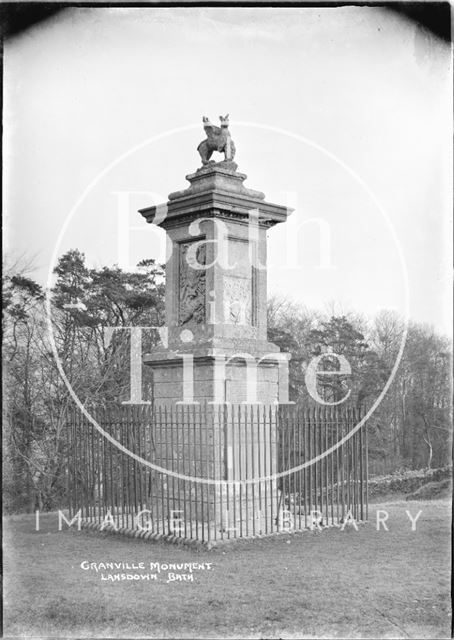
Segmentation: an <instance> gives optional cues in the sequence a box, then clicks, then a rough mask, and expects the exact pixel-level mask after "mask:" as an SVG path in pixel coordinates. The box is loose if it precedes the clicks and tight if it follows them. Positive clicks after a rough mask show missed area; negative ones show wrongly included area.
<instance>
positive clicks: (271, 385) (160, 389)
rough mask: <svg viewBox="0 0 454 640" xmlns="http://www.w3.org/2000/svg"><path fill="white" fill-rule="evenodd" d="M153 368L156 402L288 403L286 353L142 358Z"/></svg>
mask: <svg viewBox="0 0 454 640" xmlns="http://www.w3.org/2000/svg"><path fill="white" fill-rule="evenodd" d="M144 362H145V364H147V365H149V366H150V367H151V368H152V371H153V400H154V403H155V405H159V406H172V405H176V404H191V403H193V402H195V403H202V404H203V403H205V402H208V403H216V404H223V403H229V404H241V403H247V404H250V405H254V404H256V403H260V404H265V405H270V404H274V403H277V402H281V403H286V402H288V395H287V394H288V361H287V358H286V356H285V354H280V353H277V354H267V355H266V356H264V357H262V358H258V357H254V356H249V357H248V358H244V357H240V356H232V357H227V356H223V355H211V356H205V355H204V356H197V355H192V354H187V355H186V356H184V357H183V356H182V357H173V358H172V357H167V358H166V357H161V358H159V359H158V358H156V356H153V355H149V356H146V357H145V359H144Z"/></svg>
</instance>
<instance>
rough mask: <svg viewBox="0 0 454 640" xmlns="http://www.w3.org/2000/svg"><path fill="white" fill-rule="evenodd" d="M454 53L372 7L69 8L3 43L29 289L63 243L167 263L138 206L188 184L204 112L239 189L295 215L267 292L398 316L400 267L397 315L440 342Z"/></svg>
mask: <svg viewBox="0 0 454 640" xmlns="http://www.w3.org/2000/svg"><path fill="white" fill-rule="evenodd" d="M450 57H451V56H450V48H449V46H447V45H445V44H442V43H440V42H439V41H438V40H437V39H436V38H435V36H433V35H431V34H430V33H429V32H427V31H426V30H424V29H422V28H420V27H418V26H416V25H415V24H414V23H412V22H408V21H406V20H405V19H403V18H401V17H397V16H395V15H394V14H391V13H390V12H388V11H386V10H384V9H380V8H375V7H374V8H370V7H343V8H322V9H316V8H315V9H309V8H308V9H245V8H240V9H236V8H230V9H224V8H215V9H149V8H146V9H142V8H79V9H67V10H65V11H64V12H63V13H61V14H59V15H58V16H56V17H54V18H53V19H51V20H49V21H47V22H45V23H43V24H41V25H38V26H35V27H33V28H32V29H30V30H28V31H27V32H26V33H24V34H22V35H20V36H18V37H15V38H14V39H12V40H10V41H9V42H7V43H6V45H5V87H4V100H5V103H4V152H5V174H4V180H5V205H4V208H5V214H6V222H5V225H6V248H7V252H8V253H10V254H12V255H20V254H26V255H29V256H34V262H35V265H36V270H35V272H34V276H35V277H36V278H37V279H39V280H40V281H41V282H43V283H44V282H45V281H46V279H47V273H48V271H49V269H51V268H52V256H53V255H54V253H56V254H57V255H60V254H61V253H62V252H63V251H66V250H67V249H69V248H73V247H77V248H79V249H80V250H82V251H83V252H85V254H86V256H87V259H88V261H89V263H90V264H92V265H102V264H106V263H108V264H112V263H115V262H119V261H120V262H122V263H124V262H125V261H126V260H127V261H129V262H130V263H131V264H134V263H136V262H137V261H138V260H140V259H142V258H146V257H156V258H160V259H162V258H163V255H162V252H161V253H160V251H161V249H160V247H161V245H162V243H161V241H160V237H159V234H157V233H156V232H155V231H156V230H155V231H153V229H151V228H150V225H148V226H147V225H146V223H145V222H144V221H143V219H142V218H141V216H140V215H139V214H138V213H137V209H138V208H140V207H144V206H147V205H150V204H153V202H154V203H156V202H157V201H158V200H159V199H161V198H162V200H165V199H166V198H167V195H168V193H170V192H171V191H175V190H178V189H182V188H184V187H185V186H186V185H187V183H186V181H185V175H186V174H188V173H191V172H193V171H195V170H196V169H197V168H198V167H199V166H200V161H199V157H198V153H197V151H196V148H197V145H198V143H199V142H200V141H201V140H202V139H203V138H204V133H203V129H202V126H201V118H202V115H208V116H209V117H210V118H211V119H212V120H213V122H215V123H217V120H218V116H219V115H220V114H225V113H230V118H231V125H230V130H231V133H232V137H233V139H234V141H235V144H236V147H237V158H236V160H237V162H238V165H239V170H240V171H242V172H244V173H246V174H247V175H248V180H247V182H246V185H247V186H249V187H251V188H254V189H259V190H262V191H264V192H265V194H266V197H267V199H268V200H270V201H272V202H277V203H280V204H286V203H287V204H289V205H290V206H293V207H294V208H295V211H294V213H293V214H292V216H291V217H290V218H289V220H288V222H287V223H286V224H285V225H279V226H278V227H275V228H274V229H272V230H270V232H269V265H270V266H269V282H268V293H269V295H271V294H273V293H279V294H282V295H287V296H288V297H289V298H292V299H294V300H296V301H301V302H303V303H305V304H306V305H307V306H308V307H320V308H321V307H323V305H324V304H325V303H326V302H328V301H337V302H338V303H339V304H340V305H341V306H342V307H343V308H344V309H346V310H347V309H355V310H358V311H360V312H363V313H365V314H368V315H373V314H375V313H376V312H377V311H378V310H379V309H382V308H387V309H396V310H397V311H398V312H399V313H404V306H405V274H404V267H405V268H406V270H407V272H408V281H409V303H410V316H411V317H412V318H413V319H415V320H418V321H422V322H428V323H430V324H433V325H434V326H435V327H436V328H437V330H439V331H442V332H444V333H448V332H450V327H451V315H450V314H451V298H450V295H451V294H450V291H451V269H450V265H451V244H450V243H451V240H450V239H451V192H450V179H451V171H452V168H451V164H450V149H451V144H452V142H451V135H450V131H451V130H450V122H451V113H452V104H451V89H450V79H451V67H450V64H451V62H450ZM156 138H158V139H156ZM216 159H221V158H220V157H216ZM109 167H110V168H109ZM90 184H91V187H90V188H88V187H89V185H90ZM124 191H134V192H142V193H136V194H135V195H133V196H132V197H131V199H130V214H129V221H130V225H131V226H132V227H134V228H133V229H131V230H130V231H129V232H127V230H126V227H125V226H124V227H123V230H121V231H120V226H119V221H120V220H123V218H122V214H119V202H120V200H119V198H121V197H124V196H118V192H124ZM146 192H148V193H146ZM78 201H79V206H78V207H77V208H76V209H74V207H75V205H76V203H77V202H78ZM311 218H317V219H318V220H321V221H322V224H323V225H325V226H324V229H325V239H326V238H328V241H330V247H328V249H329V252H328V253H329V259H328V263H327V264H326V259H325V262H323V260H322V262H321V261H320V242H319V226H318V223H317V224H316V223H314V222H312V223H305V221H306V220H309V219H311ZM123 224H125V221H124V220H123ZM298 229H300V230H299V231H298ZM160 233H163V232H160ZM119 234H120V241H119ZM59 236H60V237H59ZM57 242H58V245H57ZM325 248H326V247H325ZM325 258H326V256H325ZM320 266H322V267H323V268H320ZM326 266H329V267H330V268H325V267H326Z"/></svg>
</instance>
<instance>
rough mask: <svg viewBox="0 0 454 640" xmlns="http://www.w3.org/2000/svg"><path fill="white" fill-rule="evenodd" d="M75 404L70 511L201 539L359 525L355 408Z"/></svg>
mask: <svg viewBox="0 0 454 640" xmlns="http://www.w3.org/2000/svg"><path fill="white" fill-rule="evenodd" d="M89 415H90V419H89V418H88V417H87V416H86V415H84V414H83V413H82V412H80V411H74V413H73V414H72V416H71V422H70V428H69V430H68V452H69V455H68V495H69V509H70V514H71V516H72V517H74V516H75V515H76V514H77V513H78V512H79V510H80V512H81V517H82V518H83V519H85V520H89V521H92V522H96V523H98V524H100V525H102V524H103V523H104V524H112V525H114V526H115V527H117V528H121V527H124V528H126V529H135V528H146V529H147V530H150V531H152V532H154V533H157V534H159V533H161V534H163V535H176V536H178V537H184V538H189V539H196V540H202V541H207V542H210V541H216V540H223V539H230V538H237V537H254V536H257V535H267V534H272V533H276V532H282V531H288V530H295V529H304V528H313V527H314V526H321V525H324V526H332V525H339V524H341V523H342V522H343V521H344V520H345V518H346V516H347V514H349V517H350V518H354V519H355V520H357V521H364V520H367V517H368V513H367V511H368V501H367V477H368V470H367V430H366V426H365V425H362V426H360V427H358V425H359V423H360V421H361V420H362V418H363V415H364V410H362V409H359V408H353V407H327V406H320V407H298V406H295V405H273V406H264V405H235V406H232V405H230V406H228V405H217V406H213V405H208V404H206V405H180V406H178V405H177V406H174V407H170V408H169V407H152V406H150V405H141V406H132V405H122V406H117V407H109V408H102V407H97V408H95V409H90V410H89Z"/></svg>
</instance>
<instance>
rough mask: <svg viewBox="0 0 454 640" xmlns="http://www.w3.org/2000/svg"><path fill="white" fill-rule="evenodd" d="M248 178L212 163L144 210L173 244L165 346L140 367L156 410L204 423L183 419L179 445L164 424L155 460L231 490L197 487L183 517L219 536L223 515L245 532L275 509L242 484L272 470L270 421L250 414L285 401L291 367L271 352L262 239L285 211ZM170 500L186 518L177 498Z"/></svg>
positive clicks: (260, 489) (271, 493)
mask: <svg viewBox="0 0 454 640" xmlns="http://www.w3.org/2000/svg"><path fill="white" fill-rule="evenodd" d="M245 179H246V176H245V175H244V174H242V173H239V172H237V166H236V164H235V163H233V162H220V163H217V164H215V163H212V164H207V165H206V166H205V167H203V168H201V169H199V170H198V171H197V172H196V173H193V174H191V175H188V176H187V180H188V181H189V182H190V187H189V188H188V189H185V190H183V191H178V192H175V193H172V194H170V196H169V201H168V202H167V203H166V204H165V205H159V206H153V207H148V208H146V209H141V210H140V213H141V214H142V215H143V216H144V217H145V219H146V220H147V222H149V223H154V224H157V225H159V226H160V227H162V228H164V229H165V230H166V232H167V235H168V238H169V243H168V251H169V255H168V259H167V263H166V324H167V327H168V344H167V348H165V349H162V348H161V349H155V350H154V351H153V352H152V353H149V354H147V355H146V356H145V358H144V362H145V364H146V365H148V366H150V367H151V368H152V371H153V400H154V404H155V406H156V407H161V409H160V410H161V411H162V408H164V412H165V411H166V410H170V411H174V409H172V408H179V410H180V409H181V411H182V415H183V416H184V415H185V414H184V412H185V411H186V412H187V416H188V417H190V416H191V415H194V416H195V415H196V414H197V415H199V416H200V419H199V420H198V421H197V427H196V430H195V432H194V433H193V425H192V424H191V421H190V419H189V422H188V423H187V424H186V423H185V422H184V420H183V423H182V425H183V433H182V434H181V435H180V436H179V441H178V445H176V444H175V438H174V437H173V436H172V428H173V427H172V426H171V425H169V424H168V421H167V422H166V426H165V428H164V431H165V432H166V434H167V435H166V442H165V443H164V441H163V440H162V441H161V442H159V434H158V444H157V446H156V461H157V463H158V464H159V465H160V466H163V467H165V468H168V469H169V470H170V467H169V466H168V465H169V464H171V465H172V468H171V469H172V471H178V473H184V474H186V475H191V476H192V477H194V476H198V477H200V475H201V474H203V477H205V478H209V479H211V480H217V481H222V482H225V483H227V484H226V485H219V484H218V485H213V484H211V485H209V484H207V485H205V486H204V487H202V486H200V487H199V489H203V490H200V491H199V494H198V495H196V483H194V487H192V488H191V498H190V500H189V507H188V503H187V501H186V507H185V516H186V517H187V515H186V512H187V511H188V508H190V509H191V510H192V509H194V510H195V511H196V512H197V513H199V512H201V513H202V514H203V518H208V519H209V521H210V522H212V523H214V525H215V526H217V527H218V526H220V527H221V528H222V527H223V526H224V524H225V523H224V524H223V518H224V515H221V514H222V513H223V511H225V510H226V506H227V507H228V508H227V511H229V514H230V515H229V520H231V519H232V518H234V519H237V518H240V519H241V521H242V526H243V524H244V525H246V521H249V520H248V519H249V517H250V515H249V512H250V514H251V515H252V520H253V521H255V519H256V512H257V511H261V512H263V510H265V511H266V510H270V511H272V510H273V504H276V503H277V491H276V488H275V487H273V486H271V485H269V488H267V489H266V483H265V484H263V485H258V486H256V487H255V488H253V487H254V485H251V484H247V487H246V486H245V485H241V482H243V481H245V480H248V479H252V478H257V477H265V476H268V475H270V474H271V473H275V472H276V471H277V469H276V428H275V421H274V422H273V421H272V420H271V421H268V422H267V421H261V419H260V412H259V411H258V412H257V413H254V408H256V407H257V406H261V407H262V410H263V411H266V409H265V407H268V408H270V407H271V406H272V405H274V404H276V403H287V402H288V358H289V356H288V354H284V353H281V352H280V350H279V348H278V347H277V346H276V345H274V344H272V343H270V342H268V341H267V299H266V276H267V274H266V233H267V230H268V229H269V228H271V227H272V226H273V225H275V224H277V223H279V222H284V221H285V220H286V219H287V216H288V214H289V213H290V211H289V210H287V208H286V207H283V206H280V205H275V204H272V203H269V202H266V201H265V196H264V194H263V193H261V192H258V191H254V190H251V189H247V188H246V187H245V186H244V184H243V182H244V180H245ZM195 407H198V408H197V409H195ZM207 407H211V408H213V411H214V414H212V413H211V410H210V411H209V410H207ZM216 407H217V408H218V409H219V408H220V407H222V408H223V409H222V411H221V412H220V413H221V414H222V415H223V416H224V417H223V420H221V421H220V420H219V419H216V418H212V417H210V416H212V415H215V414H216ZM248 411H249V412H250V414H249V418H248V419H246V418H243V419H242V418H241V415H242V412H243V413H244V412H248ZM191 412H192V413H191ZM226 412H227V414H228V415H229V416H230V417H229V418H227V419H226V418H225V416H226ZM229 412H230V413H229ZM236 415H237V418H235V416H236ZM185 430H186V433H184V431H185ZM169 434H170V436H169ZM185 435H186V438H185ZM169 437H172V443H171V450H172V459H171V461H170V462H169V442H168V441H169ZM181 440H183V442H181ZM176 452H177V453H176ZM191 461H192V462H191ZM161 463H162V464H161ZM197 466H198V467H199V468H197ZM251 474H252V475H251ZM168 481H169V482H174V481H173V480H171V479H168ZM232 483H240V484H232ZM268 484H269V483H268ZM259 493H260V499H258V494H259ZM262 493H265V494H266V495H262ZM193 494H194V495H193ZM201 496H205V499H203V498H202V499H201ZM170 501H171V502H172V504H173V505H174V506H175V507H176V508H177V509H179V508H181V502H182V501H181V496H180V495H179V494H178V496H177V500H176V501H175V495H173V497H172V498H170V497H169V504H170ZM177 503H178V505H179V506H177ZM246 511H247V512H248V513H247V516H246V515H245V513H246ZM190 517H192V514H191V516H190ZM251 524H252V523H251Z"/></svg>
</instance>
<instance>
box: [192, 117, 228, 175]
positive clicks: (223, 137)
mask: <svg viewBox="0 0 454 640" xmlns="http://www.w3.org/2000/svg"><path fill="white" fill-rule="evenodd" d="M219 120H220V121H221V126H220V127H215V126H214V125H213V124H211V122H210V119H209V118H207V117H206V116H203V128H204V130H205V133H206V134H207V137H206V140H203V142H201V143H200V144H199V146H198V147H197V151H198V152H199V153H200V157H201V158H202V164H203V165H206V164H209V163H210V162H214V160H210V158H211V155H212V153H213V151H219V152H220V153H223V154H224V160H225V161H227V162H229V161H232V160H233V158H234V157H235V144H234V142H233V140H232V138H231V137H230V132H229V114H227V115H226V116H225V118H223V117H222V116H219Z"/></svg>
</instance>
